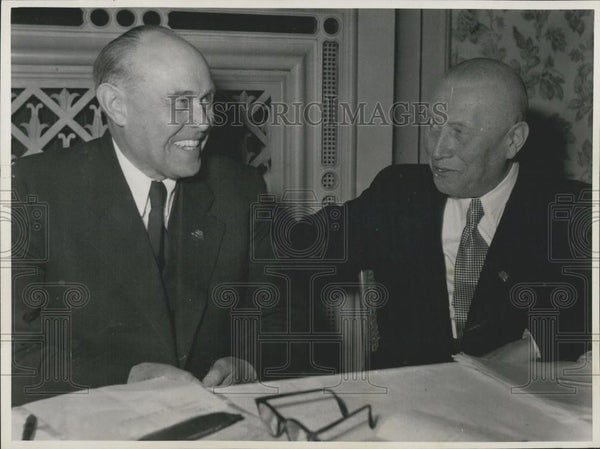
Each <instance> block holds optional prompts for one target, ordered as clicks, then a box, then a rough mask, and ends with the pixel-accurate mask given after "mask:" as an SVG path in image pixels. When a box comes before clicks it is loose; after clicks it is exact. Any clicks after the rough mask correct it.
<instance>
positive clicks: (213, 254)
mask: <svg viewBox="0 0 600 449" xmlns="http://www.w3.org/2000/svg"><path fill="white" fill-rule="evenodd" d="M94 81H95V85H96V95H97V99H98V102H99V104H100V106H101V107H102V110H103V112H104V114H105V115H106V118H107V120H108V132H106V133H105V134H104V136H103V137H102V138H100V139H97V140H94V141H91V142H87V143H85V144H83V145H81V146H79V147H76V148H73V149H66V150H60V151H49V152H46V153H43V154H39V155H34V156H31V157H25V158H23V159H21V160H18V161H17V162H16V163H15V164H14V167H13V189H14V190H15V193H16V195H17V196H18V197H19V198H22V199H24V198H26V197H28V196H31V195H34V196H36V197H37V199H38V201H40V202H41V203H45V204H47V206H48V207H47V210H48V228H47V229H45V230H44V231H45V232H41V233H35V234H34V233H31V235H28V236H26V238H27V239H28V242H27V245H24V246H23V248H24V251H25V253H24V254H13V259H14V260H22V261H23V262H24V265H23V264H21V265H23V266H21V267H18V266H15V270H14V276H13V279H14V282H13V292H14V295H13V298H14V299H13V335H14V342H15V343H14V351H13V361H14V366H15V369H16V368H18V369H19V370H28V371H27V373H26V374H25V375H22V376H17V375H15V376H14V377H13V405H17V404H19V403H22V402H28V401H30V400H33V399H37V398H39V397H45V396H40V395H47V394H56V393H60V392H65V390H68V389H70V387H72V388H73V389H77V388H81V387H99V386H103V385H110V384H117V383H124V382H126V381H127V380H128V379H129V380H130V381H134V380H143V379H146V378H150V377H156V376H168V377H172V378H175V379H188V380H190V379H198V380H201V381H202V383H203V384H204V385H205V386H208V387H213V386H217V385H226V384H230V383H232V382H240V381H249V380H254V379H255V378H256V372H255V370H254V367H253V366H252V365H251V364H250V363H248V361H245V360H242V359H240V358H237V357H236V354H233V353H232V347H235V344H234V343H235V342H232V341H231V340H232V330H231V326H230V322H231V317H230V312H231V309H230V308H226V307H224V306H220V305H219V304H220V303H219V302H218V301H215V300H214V298H213V297H212V295H213V293H214V291H215V290H214V288H215V286H217V285H219V284H223V283H233V284H236V283H238V284H239V283H245V282H248V281H249V280H254V281H260V279H262V277H261V276H262V270H261V269H260V267H256V266H255V265H254V264H252V263H251V262H250V261H249V254H250V245H251V239H252V235H250V222H249V220H250V206H251V204H252V203H253V202H254V201H256V200H257V196H258V195H259V194H260V193H262V192H263V191H264V183H263V180H262V178H261V177H260V176H259V174H258V173H257V172H256V171H255V170H254V168H252V167H249V166H243V165H238V164H237V163H235V162H234V161H233V160H230V159H228V158H224V157H212V158H210V159H207V160H205V158H203V155H202V150H203V149H204V146H205V144H206V142H207V139H208V137H209V133H210V129H211V125H212V120H213V111H212V107H213V98H214V93H215V86H214V84H213V81H212V78H211V75H210V69H209V67H208V65H207V63H206V60H205V59H204V57H203V56H202V54H201V53H200V52H199V51H198V50H197V49H196V48H195V47H194V46H192V45H191V44H190V43H188V42H187V41H185V40H183V39H182V38H180V37H179V36H177V35H176V34H175V33H174V32H172V31H171V30H168V29H165V28H160V27H149V26H142V27H137V28H134V29H131V30H130V31H128V32H126V33H125V34H123V35H122V36H120V37H118V38H116V39H115V40H113V41H112V42H110V43H109V44H108V45H107V46H106V47H105V48H104V49H103V50H102V51H101V53H100V55H99V56H98V58H97V60H96V62H95V64H94ZM16 228H17V227H16V226H13V230H14V232H18V229H16ZM44 248H47V249H48V257H47V259H46V260H45V261H43V262H39V258H37V257H36V254H40V253H42V252H43V251H44ZM34 260H35V261H36V262H35V263H33V262H32V263H30V264H28V263H27V261H34ZM15 265H17V264H15ZM32 285H39V286H41V288H42V289H46V291H47V292H54V293H56V294H54V293H52V294H48V301H47V303H44V304H40V303H36V302H35V301H32V300H31V298H29V297H28V294H29V292H30V291H31V288H30V287H31V286H32ZM61 286H64V288H72V289H75V290H76V291H79V292H80V293H81V299H82V301H81V306H80V307H73V308H72V310H70V312H69V323H68V326H69V328H68V330H66V331H67V332H68V338H69V340H68V342H67V343H66V346H64V345H63V346H60V345H57V344H56V343H57V342H56V341H53V340H48V339H46V340H45V341H44V342H43V343H42V348H41V350H40V347H39V344H38V343H35V342H32V341H31V340H27V338H26V336H30V335H32V334H40V333H42V332H43V331H44V329H42V327H43V323H44V319H43V317H44V315H45V313H47V312H49V311H52V310H59V309H64V308H65V305H64V297H63V295H62V294H60V293H58V291H59V290H60V288H63V287H61ZM57 288H58V289H59V290H56V289H57ZM64 288H63V289H64ZM53 289H54V290H53ZM242 301H246V300H245V299H242ZM238 306H239V307H252V304H246V302H243V303H240V304H239V305H238ZM265 319H266V318H265ZM263 326H265V328H266V327H267V325H266V323H265V322H264V323H263ZM59 343H60V341H59ZM236 344H237V343H236ZM63 363H64V366H63ZM57 367H58V368H60V369H61V370H64V371H61V376H62V377H63V378H62V379H61V382H62V383H61V385H59V386H58V387H57V385H56V382H54V383H53V384H52V385H50V384H49V383H48V382H46V381H45V380H44V376H46V377H47V376H49V375H50V374H52V373H49V370H50V371H52V370H53V369H58V368H57ZM64 367H66V368H64ZM132 368H133V369H132ZM32 370H33V371H32ZM38 393H39V395H38Z"/></svg>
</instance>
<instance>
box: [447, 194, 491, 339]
mask: <svg viewBox="0 0 600 449" xmlns="http://www.w3.org/2000/svg"><path fill="white" fill-rule="evenodd" d="M482 217H483V206H482V205H481V200H480V199H479V198H475V199H472V200H471V204H470V205H469V210H468V211H467V224H466V226H465V228H464V229H463V232H462V236H461V238H460V245H459V246H458V253H457V255H456V265H455V266H454V298H453V300H452V305H453V307H454V320H455V322H456V333H457V337H458V338H461V337H462V334H463V329H464V327H465V322H466V321H467V315H468V313H469V307H470V306H471V300H472V299H473V293H475V288H476V287H477V282H478V281H479V273H481V268H482V267H483V262H484V261H485V255H486V254H487V250H488V245H487V243H485V240H483V237H481V234H480V233H479V231H478V230H477V225H478V224H479V222H480V221H481V218H482Z"/></svg>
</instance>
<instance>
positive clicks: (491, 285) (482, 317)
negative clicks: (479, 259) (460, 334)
mask: <svg viewBox="0 0 600 449" xmlns="http://www.w3.org/2000/svg"><path fill="white" fill-rule="evenodd" d="M524 179H525V178H524V176H523V175H522V174H519V177H518V179H517V182H516V184H515V187H514V188H513V191H512V192H511V195H510V197H509V198H508V201H507V203H506V206H505V208H504V213H503V214H502V218H501V219H500V222H499V223H498V228H497V229H496V233H495V234H494V238H493V240H492V243H491V245H490V247H489V249H488V253H487V256H486V259H485V263H484V265H483V268H482V269H481V274H480V275H479V282H478V284H477V288H476V290H475V293H474V296H473V301H472V303H471V308H470V310H469V316H468V318H467V323H466V325H465V333H466V332H468V331H470V330H476V328H478V327H481V326H485V325H486V321H487V319H488V316H489V311H490V310H492V309H491V308H492V307H493V306H494V301H495V299H494V297H495V298H507V294H503V293H502V291H503V290H507V291H508V289H509V287H510V286H511V285H512V284H513V283H514V281H515V279H514V275H513V270H514V269H515V267H517V266H519V265H520V260H519V259H520V258H521V257H522V251H523V248H525V247H526V244H525V242H520V241H519V240H520V239H522V238H523V236H524V235H526V234H527V233H526V232H524V225H525V224H526V222H527V220H528V217H530V214H531V213H532V210H533V208H534V205H533V204H531V200H530V199H529V197H528V188H527V185H526V184H527V183H526V182H525V180H524ZM491 292H493V293H494V295H493V297H491V294H490V293H491Z"/></svg>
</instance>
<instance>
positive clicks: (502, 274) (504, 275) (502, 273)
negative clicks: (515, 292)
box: [498, 271, 508, 282]
mask: <svg viewBox="0 0 600 449" xmlns="http://www.w3.org/2000/svg"><path fill="white" fill-rule="evenodd" d="M498 276H499V277H500V279H502V282H506V281H508V273H507V272H506V271H499V272H498Z"/></svg>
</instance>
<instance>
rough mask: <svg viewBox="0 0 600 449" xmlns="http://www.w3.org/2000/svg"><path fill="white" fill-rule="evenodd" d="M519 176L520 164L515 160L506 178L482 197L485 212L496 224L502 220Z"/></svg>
mask: <svg viewBox="0 0 600 449" xmlns="http://www.w3.org/2000/svg"><path fill="white" fill-rule="evenodd" d="M518 176H519V164H518V163H517V162H513V164H512V165H511V167H510V170H509V171H508V174H507V175H506V176H505V177H504V179H503V180H502V181H501V182H500V184H498V185H497V186H496V187H494V188H493V189H492V190H490V191H489V192H488V193H486V194H485V195H483V196H482V197H481V205H482V206H483V212H484V214H486V215H487V216H488V217H490V218H491V219H492V221H493V222H494V223H496V224H498V223H499V222H500V218H502V214H503V213H504V207H505V206H506V202H507V201H508V198H509V197H510V194H511V193H512V190H513V188H514V187H515V184H516V182H517V177H518Z"/></svg>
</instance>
